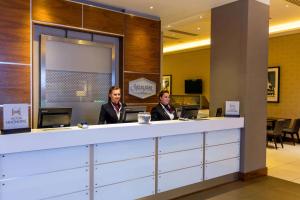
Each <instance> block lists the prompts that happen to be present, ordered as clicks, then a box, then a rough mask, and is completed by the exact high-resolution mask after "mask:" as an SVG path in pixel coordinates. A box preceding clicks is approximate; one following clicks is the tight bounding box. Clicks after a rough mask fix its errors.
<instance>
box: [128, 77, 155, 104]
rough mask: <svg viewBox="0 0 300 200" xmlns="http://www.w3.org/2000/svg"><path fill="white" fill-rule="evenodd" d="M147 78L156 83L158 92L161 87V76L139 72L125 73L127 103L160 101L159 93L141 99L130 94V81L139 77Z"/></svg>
mask: <svg viewBox="0 0 300 200" xmlns="http://www.w3.org/2000/svg"><path fill="white" fill-rule="evenodd" d="M142 77H143V78H146V79H149V80H151V81H154V82H155V83H156V94H158V92H159V89H160V84H159V83H160V76H159V75H156V74H139V73H124V85H125V87H124V88H123V90H124V101H125V103H156V102H158V97H157V95H154V96H151V97H148V98H146V99H140V98H137V97H135V96H132V95H129V93H128V92H129V87H128V85H129V81H132V80H135V79H138V78H142Z"/></svg>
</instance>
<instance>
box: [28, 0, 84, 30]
mask: <svg viewBox="0 0 300 200" xmlns="http://www.w3.org/2000/svg"><path fill="white" fill-rule="evenodd" d="M32 19H33V20H37V21H41V22H48V23H53V24H60V25H66V26H74V27H82V5H81V4H78V3H73V2H70V1H64V0H32Z"/></svg>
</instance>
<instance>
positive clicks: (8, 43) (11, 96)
mask: <svg viewBox="0 0 300 200" xmlns="http://www.w3.org/2000/svg"><path fill="white" fill-rule="evenodd" d="M0 13H1V15H0V30H1V31H0V105H3V104H6V103H28V104H30V0H10V1H0ZM0 121H1V123H0V129H1V128H2V107H1V108H0Z"/></svg>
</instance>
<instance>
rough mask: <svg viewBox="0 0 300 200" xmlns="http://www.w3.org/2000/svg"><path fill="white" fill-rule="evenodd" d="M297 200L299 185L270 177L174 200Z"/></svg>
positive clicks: (299, 197)
mask: <svg viewBox="0 0 300 200" xmlns="http://www.w3.org/2000/svg"><path fill="white" fill-rule="evenodd" d="M202 199H211V200H299V199H300V185H299V184H297V183H293V182H289V181H285V180H282V179H278V178H275V177H271V176H265V177H261V178H256V179H253V180H250V181H245V182H242V181H236V182H233V183H229V184H226V185H222V186H219V187H216V188H212V189H209V190H205V191H202V192H198V193H194V194H191V195H188V196H184V197H181V198H178V199H176V200H202Z"/></svg>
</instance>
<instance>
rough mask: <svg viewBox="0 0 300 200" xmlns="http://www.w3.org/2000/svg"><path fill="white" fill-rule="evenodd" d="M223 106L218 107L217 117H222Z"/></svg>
mask: <svg viewBox="0 0 300 200" xmlns="http://www.w3.org/2000/svg"><path fill="white" fill-rule="evenodd" d="M222 112H223V111H222V108H217V113H216V117H221V116H222Z"/></svg>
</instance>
